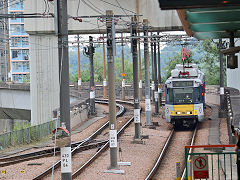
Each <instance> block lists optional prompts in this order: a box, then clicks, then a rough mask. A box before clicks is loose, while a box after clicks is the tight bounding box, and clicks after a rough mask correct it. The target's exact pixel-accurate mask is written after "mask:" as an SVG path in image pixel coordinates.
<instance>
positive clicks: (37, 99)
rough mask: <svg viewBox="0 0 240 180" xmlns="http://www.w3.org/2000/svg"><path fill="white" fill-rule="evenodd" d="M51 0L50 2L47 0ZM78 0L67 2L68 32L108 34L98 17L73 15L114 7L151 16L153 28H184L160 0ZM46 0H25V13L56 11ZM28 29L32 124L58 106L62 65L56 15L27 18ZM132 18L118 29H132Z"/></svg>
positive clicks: (117, 11)
mask: <svg viewBox="0 0 240 180" xmlns="http://www.w3.org/2000/svg"><path fill="white" fill-rule="evenodd" d="M47 2H48V1H47ZM78 2H79V1H78V0H71V1H68V14H69V17H70V18H69V21H68V23H69V24H68V25H69V28H68V29H69V34H89V33H105V29H106V27H105V23H104V22H101V21H100V19H98V18H91V19H83V22H81V23H80V22H79V21H75V20H73V18H72V17H76V16H82V15H84V16H91V15H104V14H105V12H106V10H113V12H114V14H115V15H116V14H117V15H126V14H129V15H134V14H141V15H143V16H141V17H140V19H139V21H140V22H142V20H143V19H148V20H149V24H150V26H151V27H152V31H169V30H182V25H181V22H180V21H179V18H178V15H177V13H176V11H175V10H173V11H161V10H160V8H159V4H158V1H157V0H132V1H129V0H121V1H119V2H117V1H115V0H108V1H106V0H91V2H90V1H87V3H86V1H85V2H83V1H81V4H80V5H79V6H78ZM48 3H49V6H46V4H45V1H32V0H25V1H24V13H33V12H34V13H36V12H37V13H41V14H43V13H54V4H53V3H51V2H48ZM24 21H25V30H26V32H27V33H29V35H30V38H29V39H30V59H31V60H30V79H31V83H30V84H31V85H30V89H31V108H32V113H31V119H32V125H36V124H40V123H44V122H46V121H48V119H49V118H50V117H51V116H52V114H51V112H52V111H53V110H54V109H56V108H57V107H59V87H60V86H59V64H58V46H57V40H58V39H57V36H56V35H55V32H54V19H53V18H40V19H25V20H24ZM126 22H129V17H126V18H122V19H119V23H118V24H117V26H116V31H118V32H119V31H124V32H129V31H130V29H129V27H128V26H127V23H126Z"/></svg>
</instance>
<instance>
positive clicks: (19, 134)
mask: <svg viewBox="0 0 240 180" xmlns="http://www.w3.org/2000/svg"><path fill="white" fill-rule="evenodd" d="M56 123H57V124H56ZM56 125H57V127H59V122H58V121H57V119H54V120H52V121H49V122H47V123H44V124H40V125H36V126H31V127H28V128H23V129H20V130H15V131H11V132H7V133H3V134H0V148H1V149H4V148H7V147H10V146H16V145H23V144H29V143H32V142H36V141H40V140H42V139H43V138H45V137H47V136H49V135H50V134H52V130H53V129H55V128H56Z"/></svg>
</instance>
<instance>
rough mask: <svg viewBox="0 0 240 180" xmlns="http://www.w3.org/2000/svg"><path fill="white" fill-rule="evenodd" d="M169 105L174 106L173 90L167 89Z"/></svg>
mask: <svg viewBox="0 0 240 180" xmlns="http://www.w3.org/2000/svg"><path fill="white" fill-rule="evenodd" d="M167 103H168V104H173V89H167Z"/></svg>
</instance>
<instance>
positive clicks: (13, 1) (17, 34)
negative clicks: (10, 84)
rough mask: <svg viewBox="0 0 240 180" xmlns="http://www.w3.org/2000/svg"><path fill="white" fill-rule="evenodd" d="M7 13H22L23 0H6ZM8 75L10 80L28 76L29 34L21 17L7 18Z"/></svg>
mask: <svg viewBox="0 0 240 180" xmlns="http://www.w3.org/2000/svg"><path fill="white" fill-rule="evenodd" d="M8 3H9V5H8V13H9V14H23V12H24V9H23V0H8ZM9 38H10V63H11V64H10V67H11V72H10V73H9V74H10V77H11V80H12V81H15V82H24V81H28V80H29V78H30V76H29V72H30V70H29V41H28V39H29V35H28V34H27V33H26V32H25V31H24V19H23V18H11V19H9Z"/></svg>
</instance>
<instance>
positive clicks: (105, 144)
mask: <svg viewBox="0 0 240 180" xmlns="http://www.w3.org/2000/svg"><path fill="white" fill-rule="evenodd" d="M107 101H108V100H107V99H96V101H95V102H96V103H100V104H108V102H107ZM117 102H118V103H123V104H128V105H131V106H133V103H131V102H127V101H117ZM117 106H118V108H119V111H118V112H117V114H116V116H117V117H119V116H121V115H123V114H124V112H125V108H124V107H123V106H122V105H120V104H117ZM132 121H133V117H132V118H131V119H130V120H129V121H128V122H127V123H126V124H125V125H124V126H123V127H122V128H121V129H120V130H119V131H118V135H119V134H120V133H121V132H123V130H124V129H125V128H126V127H127V126H128V125H129V124H130V123H131V122H132ZM108 125H109V122H106V123H105V124H104V125H103V126H102V127H101V128H99V129H98V130H97V131H96V132H94V133H93V134H92V135H91V136H89V137H88V138H86V139H85V140H83V141H82V142H81V143H80V144H79V145H78V146H76V147H74V148H73V149H72V156H74V155H75V154H77V153H78V152H79V151H80V150H79V149H80V147H82V146H83V145H85V144H86V143H87V142H88V141H89V140H93V139H94V138H96V137H97V136H98V135H99V134H100V133H101V132H102V131H103V130H104V129H106V128H107V127H108ZM98 145H99V144H96V146H98ZM108 145H109V141H108V140H106V141H104V142H102V144H101V148H100V149H99V150H98V151H97V153H95V154H94V155H93V157H92V158H90V159H89V160H88V161H87V162H86V163H84V164H83V165H82V166H81V167H80V168H79V169H78V170H77V171H75V172H74V173H73V178H75V177H77V176H78V175H79V174H80V173H81V172H82V171H83V170H84V169H85V168H86V167H88V166H89V165H90V164H91V163H92V162H93V161H94V160H95V159H96V158H97V157H98V156H99V155H100V154H101V153H102V152H103V151H104V150H106V149H107V148H108ZM98 147H99V146H98ZM60 166H61V160H59V161H57V162H56V163H55V164H54V165H53V166H52V167H50V168H48V169H47V170H45V171H44V172H42V173H41V174H39V175H38V176H36V177H34V178H33V180H37V179H42V178H44V177H46V176H47V175H49V174H50V173H51V172H52V170H53V169H54V170H56V169H57V168H58V167H60Z"/></svg>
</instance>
